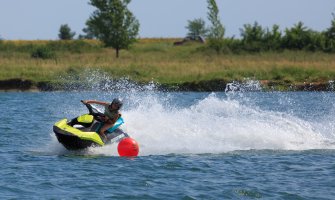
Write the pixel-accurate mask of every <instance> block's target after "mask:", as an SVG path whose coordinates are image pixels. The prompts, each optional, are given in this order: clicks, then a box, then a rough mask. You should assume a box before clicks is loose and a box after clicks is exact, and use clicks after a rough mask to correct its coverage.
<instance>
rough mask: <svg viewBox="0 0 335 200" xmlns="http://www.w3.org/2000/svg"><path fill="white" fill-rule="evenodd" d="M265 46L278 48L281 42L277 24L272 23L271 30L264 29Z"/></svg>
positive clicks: (272, 48)
mask: <svg viewBox="0 0 335 200" xmlns="http://www.w3.org/2000/svg"><path fill="white" fill-rule="evenodd" d="M264 43H265V48H266V49H267V50H279V49H280V48H281V44H282V33H281V32H280V30H279V26H278V25H276V24H275V25H273V26H272V30H271V31H270V30H269V28H267V29H266V32H265V35H264Z"/></svg>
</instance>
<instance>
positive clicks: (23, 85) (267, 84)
mask: <svg viewBox="0 0 335 200" xmlns="http://www.w3.org/2000/svg"><path fill="white" fill-rule="evenodd" d="M259 83H260V86H261V88H262V90H264V91H334V87H332V85H331V84H330V83H328V82H325V83H323V82H313V83H299V84H292V83H285V82H284V83H283V82H276V81H268V80H262V81H260V82H259ZM227 84H228V82H226V81H224V80H220V79H216V80H209V81H199V82H186V83H182V84H169V85H164V84H162V85H160V86H159V87H158V88H159V89H161V90H163V91H194V92H211V91H225V90H226V87H227ZM228 89H229V88H228ZM59 90H67V91H69V90H89V88H85V87H83V84H80V83H78V84H72V85H71V87H68V85H67V84H64V83H63V84H52V83H49V82H37V83H36V82H33V81H31V80H23V79H9V80H0V91H5V92H6V91H59ZM237 90H238V88H237ZM247 90H248V89H247Z"/></svg>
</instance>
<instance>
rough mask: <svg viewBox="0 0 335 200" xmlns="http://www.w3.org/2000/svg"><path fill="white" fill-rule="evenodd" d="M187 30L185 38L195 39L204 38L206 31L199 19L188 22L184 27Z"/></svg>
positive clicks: (203, 22) (203, 23) (204, 25)
mask: <svg viewBox="0 0 335 200" xmlns="http://www.w3.org/2000/svg"><path fill="white" fill-rule="evenodd" d="M186 28H187V29H188V33H187V36H189V37H191V38H193V39H195V38H196V37H198V36H203V37H204V36H206V34H207V32H208V30H207V29H206V24H205V21H204V20H203V19H201V18H199V19H194V20H188V25H187V26H186Z"/></svg>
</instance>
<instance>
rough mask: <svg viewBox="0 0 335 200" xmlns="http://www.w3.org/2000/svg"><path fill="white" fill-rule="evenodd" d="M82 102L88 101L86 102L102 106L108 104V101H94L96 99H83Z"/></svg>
mask: <svg viewBox="0 0 335 200" xmlns="http://www.w3.org/2000/svg"><path fill="white" fill-rule="evenodd" d="M84 103H88V104H91V103H94V104H99V105H102V106H106V105H109V104H110V103H107V102H103V101H96V100H86V101H84Z"/></svg>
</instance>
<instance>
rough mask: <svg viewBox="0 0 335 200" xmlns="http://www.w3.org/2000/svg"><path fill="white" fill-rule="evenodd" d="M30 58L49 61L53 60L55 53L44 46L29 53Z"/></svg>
mask: <svg viewBox="0 0 335 200" xmlns="http://www.w3.org/2000/svg"><path fill="white" fill-rule="evenodd" d="M31 57H32V58H40V59H51V58H55V57H56V56H55V53H54V52H53V51H52V50H51V49H50V48H47V47H46V46H41V47H37V48H36V49H34V50H33V51H32V52H31Z"/></svg>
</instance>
